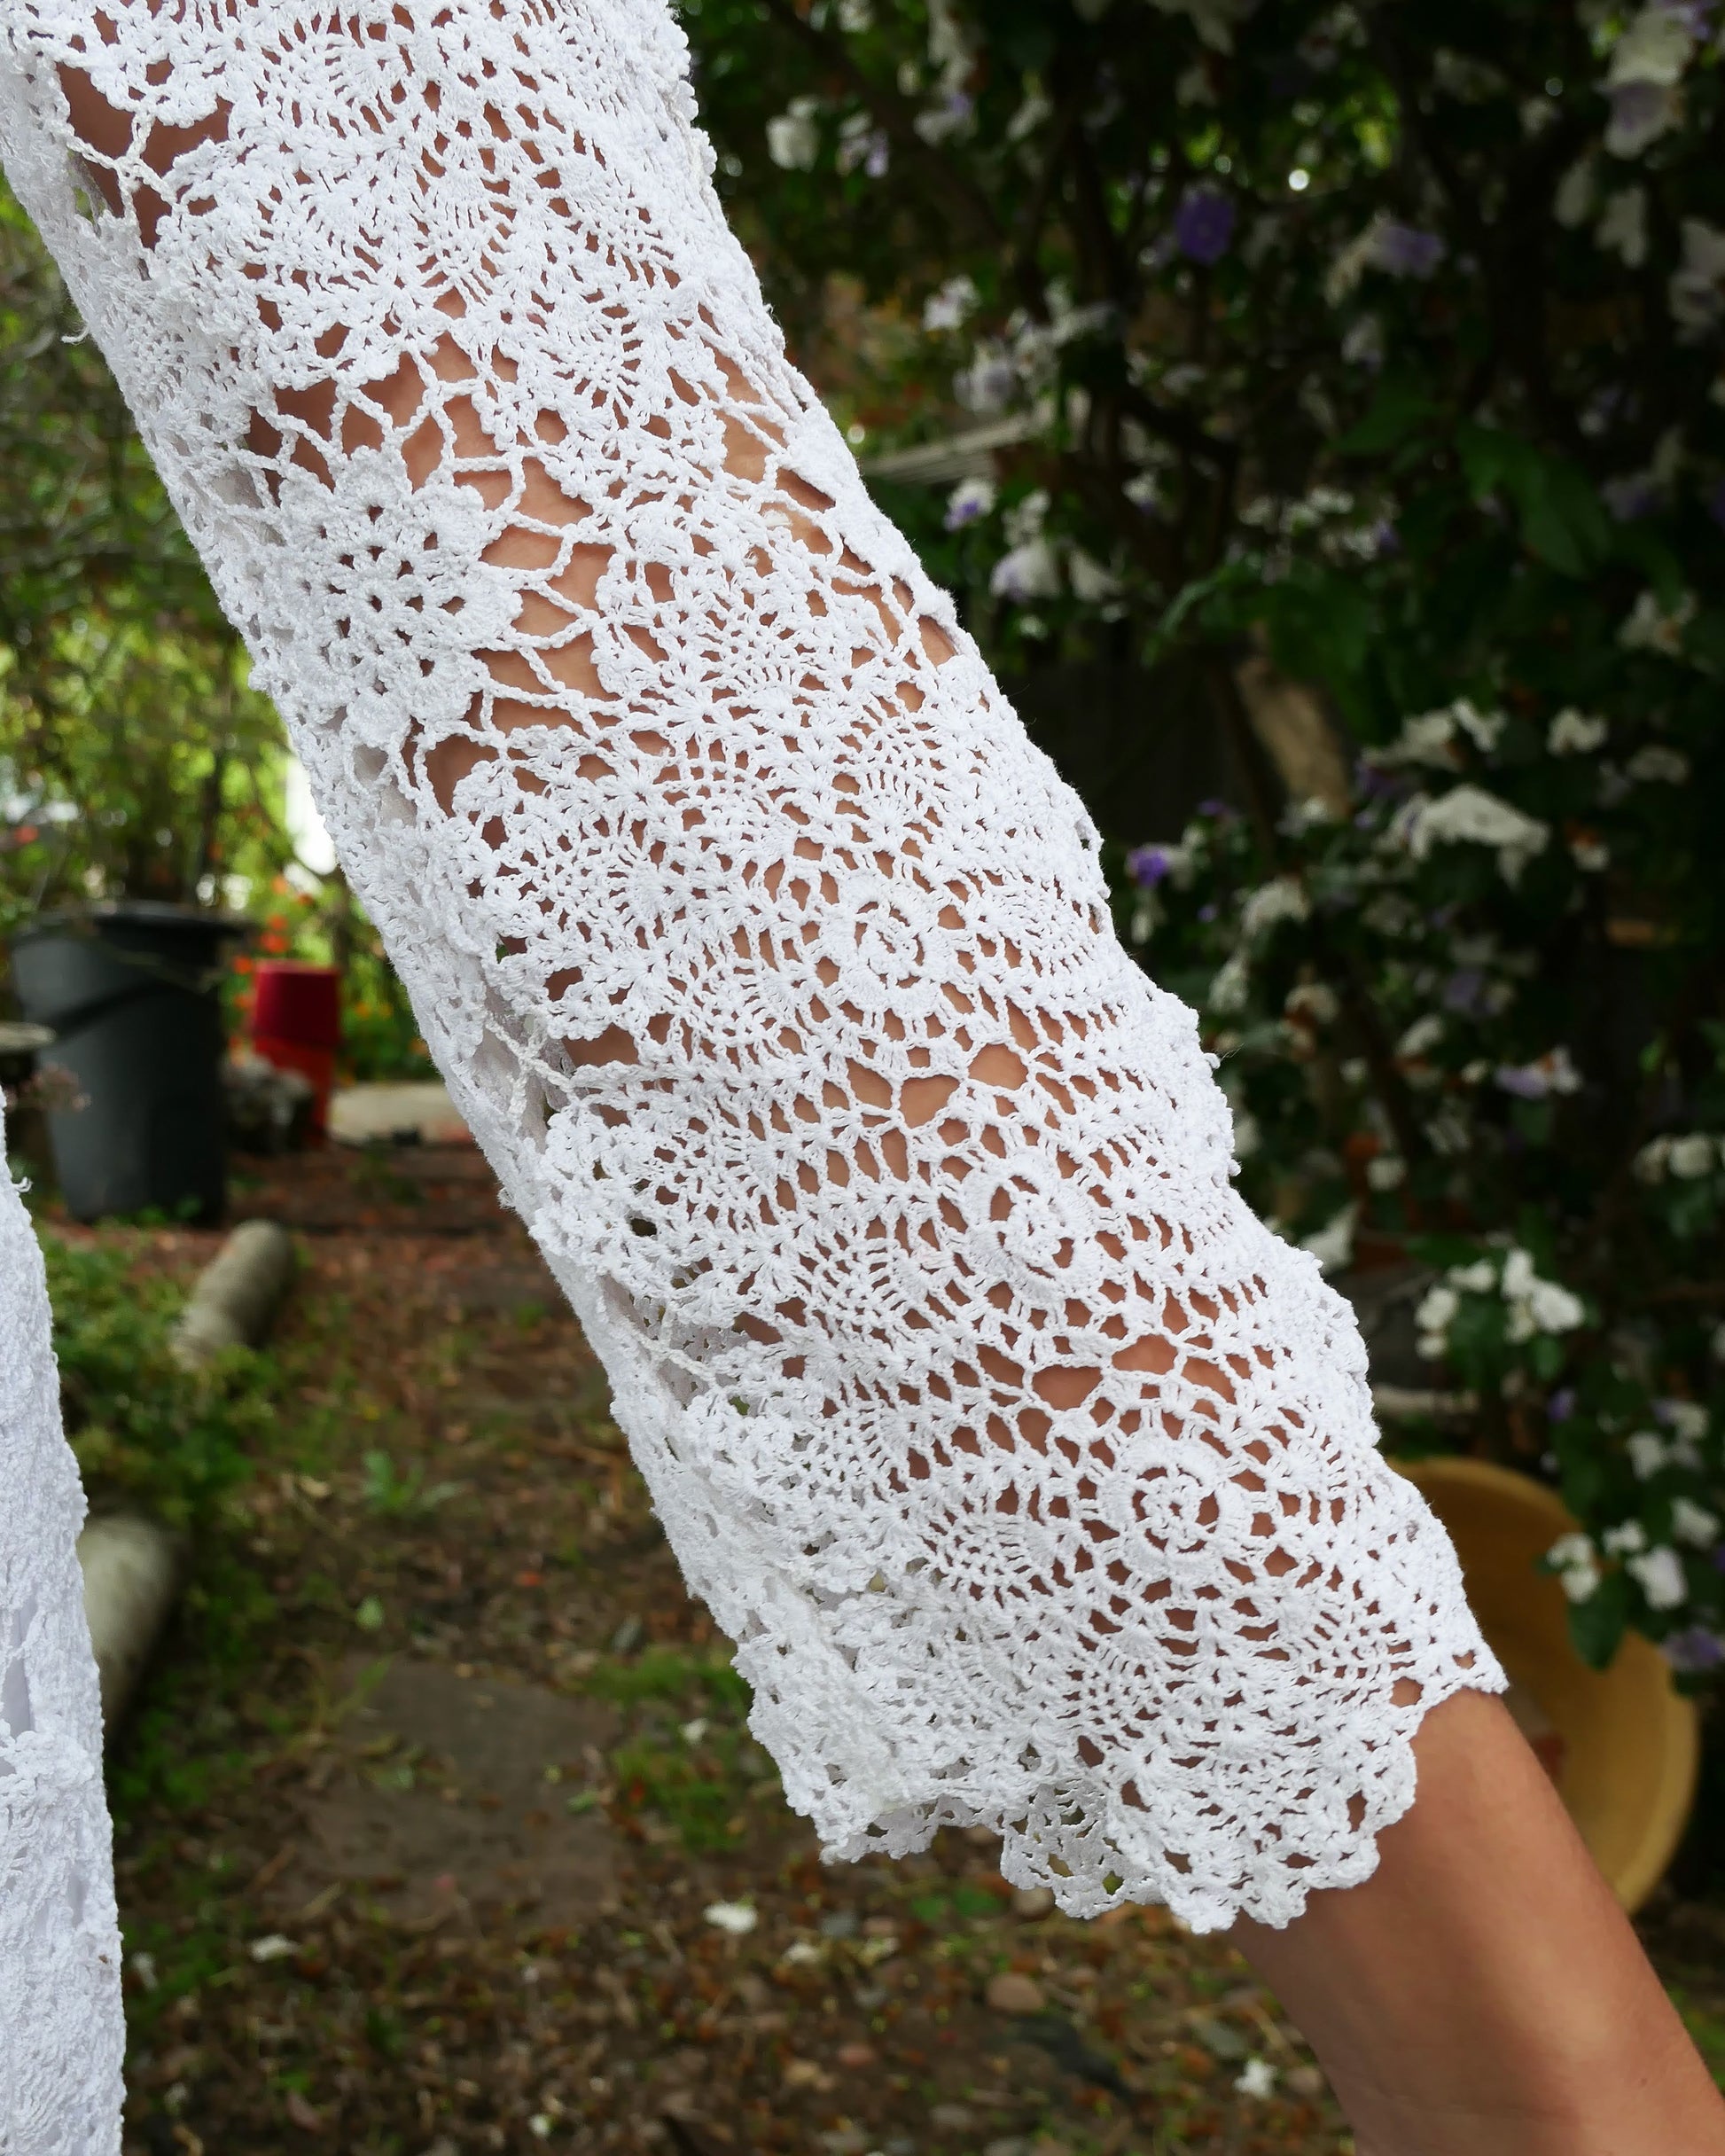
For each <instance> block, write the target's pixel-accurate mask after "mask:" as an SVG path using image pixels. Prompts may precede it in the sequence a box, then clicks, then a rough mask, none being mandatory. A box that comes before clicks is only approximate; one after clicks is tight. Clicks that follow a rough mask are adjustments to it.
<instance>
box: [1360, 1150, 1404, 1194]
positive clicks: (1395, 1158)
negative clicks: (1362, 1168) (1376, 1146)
mask: <svg viewBox="0 0 1725 2156" xmlns="http://www.w3.org/2000/svg"><path fill="white" fill-rule="evenodd" d="M1407 1180H1408V1163H1407V1162H1406V1161H1405V1160H1403V1159H1402V1158H1401V1155H1400V1154H1399V1153H1393V1152H1380V1153H1379V1154H1378V1156H1377V1158H1376V1159H1375V1160H1368V1161H1367V1162H1366V1181H1367V1183H1369V1184H1370V1186H1371V1188H1372V1189H1373V1190H1374V1191H1399V1190H1400V1189H1401V1185H1402V1184H1403V1183H1405V1182H1406V1181H1407Z"/></svg>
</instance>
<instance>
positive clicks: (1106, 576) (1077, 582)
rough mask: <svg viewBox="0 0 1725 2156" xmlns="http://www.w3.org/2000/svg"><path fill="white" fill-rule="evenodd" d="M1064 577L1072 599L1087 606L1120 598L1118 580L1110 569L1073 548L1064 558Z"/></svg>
mask: <svg viewBox="0 0 1725 2156" xmlns="http://www.w3.org/2000/svg"><path fill="white" fill-rule="evenodd" d="M1066 576H1067V580H1068V582H1070V583H1071V585H1072V592H1073V598H1075V599H1079V600H1081V601H1082V603H1083V604H1084V605H1087V606H1100V605H1104V603H1105V602H1106V601H1107V600H1109V599H1112V598H1119V596H1120V578H1119V577H1118V576H1116V575H1115V574H1114V572H1113V571H1112V569H1109V568H1104V566H1103V565H1102V563H1101V562H1099V561H1097V560H1096V559H1094V557H1093V556H1091V555H1089V554H1087V553H1086V552H1085V551H1084V550H1083V548H1082V547H1078V546H1075V547H1074V548H1073V551H1072V552H1071V553H1070V554H1069V555H1068V556H1067V558H1066Z"/></svg>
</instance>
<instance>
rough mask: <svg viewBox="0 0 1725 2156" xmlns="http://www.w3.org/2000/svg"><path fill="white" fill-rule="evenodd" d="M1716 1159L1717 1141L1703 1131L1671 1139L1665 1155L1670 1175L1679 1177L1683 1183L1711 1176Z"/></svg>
mask: <svg viewBox="0 0 1725 2156" xmlns="http://www.w3.org/2000/svg"><path fill="white" fill-rule="evenodd" d="M1718 1158H1719V1143H1718V1140H1717V1139H1715V1138H1714V1137H1712V1136H1711V1135H1710V1134H1709V1133H1708V1132H1706V1131H1705V1130H1691V1131H1690V1132H1688V1133H1686V1134H1685V1136H1683V1137H1680V1138H1673V1139H1672V1141H1671V1150H1670V1152H1669V1154H1668V1155H1667V1159H1668V1160H1669V1161H1670V1165H1671V1172H1672V1174H1673V1175H1674V1176H1681V1177H1682V1180H1683V1181H1684V1182H1685V1183H1693V1182H1696V1181H1697V1180H1698V1179H1699V1177H1701V1176H1710V1175H1712V1173H1713V1164H1714V1162H1715V1161H1716V1160H1718Z"/></svg>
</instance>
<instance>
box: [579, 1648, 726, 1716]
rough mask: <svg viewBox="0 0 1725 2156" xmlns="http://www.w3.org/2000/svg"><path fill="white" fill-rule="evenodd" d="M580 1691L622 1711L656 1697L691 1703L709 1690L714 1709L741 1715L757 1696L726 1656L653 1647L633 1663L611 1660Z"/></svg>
mask: <svg viewBox="0 0 1725 2156" xmlns="http://www.w3.org/2000/svg"><path fill="white" fill-rule="evenodd" d="M582 1690H583V1691H588V1692H590V1693H592V1694H593V1696H594V1697H595V1698H596V1699H610V1700H612V1701H613V1703H614V1704H615V1705H617V1706H619V1707H637V1706H640V1705H642V1704H643V1703H644V1702H645V1701H648V1700H652V1699H688V1698H690V1696H691V1694H692V1693H694V1692H696V1691H705V1692H706V1694H707V1696H708V1698H709V1699H711V1700H712V1701H713V1703H714V1706H716V1707H724V1708H728V1709H729V1710H730V1712H731V1713H732V1714H734V1715H738V1716H741V1715H745V1714H746V1713H747V1712H748V1706H749V1701H750V1699H751V1698H752V1697H753V1695H752V1694H751V1692H750V1691H749V1687H748V1684H747V1683H746V1682H745V1680H744V1679H743V1678H742V1677H740V1676H738V1674H737V1672H736V1670H735V1669H733V1668H731V1666H730V1660H729V1658H728V1657H726V1656H724V1655H711V1654H709V1655H694V1654H689V1653H686V1652H683V1650H682V1649H680V1648H676V1647H650V1648H648V1650H647V1651H646V1652H645V1653H644V1654H641V1655H637V1656H636V1657H635V1658H634V1659H633V1660H625V1659H623V1658H621V1657H616V1656H613V1657H611V1658H609V1659H608V1660H605V1661H602V1662H600V1663H599V1664H598V1666H597V1668H595V1669H593V1670H592V1671H590V1672H589V1675H588V1676H587V1677H586V1678H585V1679H583V1681H582Z"/></svg>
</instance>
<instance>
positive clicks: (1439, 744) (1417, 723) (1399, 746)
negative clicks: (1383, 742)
mask: <svg viewBox="0 0 1725 2156" xmlns="http://www.w3.org/2000/svg"><path fill="white" fill-rule="evenodd" d="M1455 741H1456V722H1455V720H1454V719H1453V718H1452V717H1451V716H1450V715H1449V714H1448V711H1422V712H1420V713H1418V714H1417V715H1416V716H1414V717H1412V718H1407V719H1403V721H1402V722H1401V734H1400V736H1399V737H1398V738H1397V739H1396V740H1395V741H1394V742H1393V744H1392V745H1391V747H1390V749H1389V750H1388V752H1387V753H1386V754H1384V755H1382V756H1380V757H1379V758H1378V762H1382V763H1388V762H1392V761H1393V762H1397V763H1429V764H1432V765H1435V766H1436V767H1437V769H1440V770H1444V771H1453V770H1454V769H1456V749H1455Z"/></svg>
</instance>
